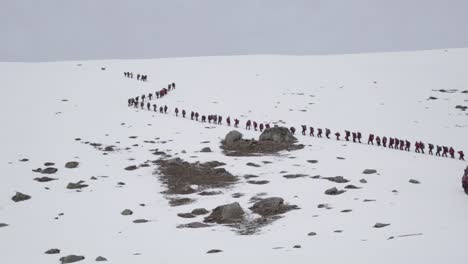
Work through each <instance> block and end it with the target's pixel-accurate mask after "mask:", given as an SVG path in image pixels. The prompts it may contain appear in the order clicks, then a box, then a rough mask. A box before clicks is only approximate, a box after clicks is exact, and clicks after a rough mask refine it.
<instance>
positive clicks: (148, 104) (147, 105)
mask: <svg viewBox="0 0 468 264" xmlns="http://www.w3.org/2000/svg"><path fill="white" fill-rule="evenodd" d="M146 108H148V111H149V110H151V103H150V102H148V103H147V104H146Z"/></svg>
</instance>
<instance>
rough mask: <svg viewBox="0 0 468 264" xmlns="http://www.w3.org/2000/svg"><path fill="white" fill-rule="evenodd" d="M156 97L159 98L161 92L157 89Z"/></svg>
mask: <svg viewBox="0 0 468 264" xmlns="http://www.w3.org/2000/svg"><path fill="white" fill-rule="evenodd" d="M156 99H159V92H158V91H156Z"/></svg>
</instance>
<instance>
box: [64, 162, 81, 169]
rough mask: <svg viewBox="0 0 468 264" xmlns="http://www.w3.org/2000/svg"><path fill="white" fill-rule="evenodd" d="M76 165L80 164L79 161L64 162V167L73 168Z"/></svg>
mask: <svg viewBox="0 0 468 264" xmlns="http://www.w3.org/2000/svg"><path fill="white" fill-rule="evenodd" d="M78 165H80V163H79V162H77V161H69V162H67V163H65V168H67V169H74V168H76V167H78Z"/></svg>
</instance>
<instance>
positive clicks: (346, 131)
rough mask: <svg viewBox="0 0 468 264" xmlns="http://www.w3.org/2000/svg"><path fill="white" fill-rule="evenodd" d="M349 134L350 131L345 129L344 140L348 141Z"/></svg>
mask: <svg viewBox="0 0 468 264" xmlns="http://www.w3.org/2000/svg"><path fill="white" fill-rule="evenodd" d="M350 135H351V132H349V131H348V130H345V140H346V141H349V136H350Z"/></svg>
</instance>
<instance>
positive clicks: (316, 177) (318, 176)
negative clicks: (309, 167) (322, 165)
mask: <svg viewBox="0 0 468 264" xmlns="http://www.w3.org/2000/svg"><path fill="white" fill-rule="evenodd" d="M311 178H312V179H320V178H321V177H320V175H315V176H312V177H311Z"/></svg>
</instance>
